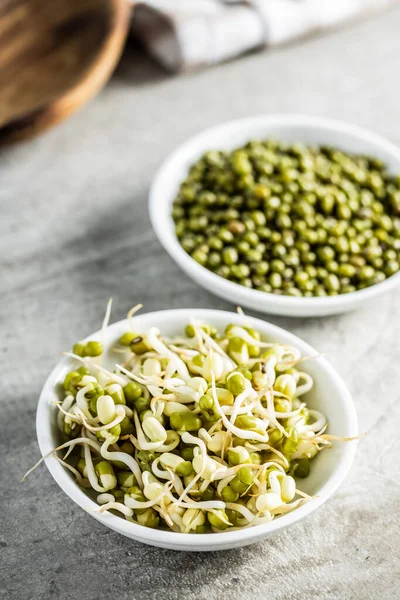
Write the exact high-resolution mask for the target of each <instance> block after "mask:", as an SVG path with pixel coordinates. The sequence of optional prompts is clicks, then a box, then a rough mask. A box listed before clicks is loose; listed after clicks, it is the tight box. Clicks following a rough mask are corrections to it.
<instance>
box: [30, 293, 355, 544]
mask: <svg viewBox="0 0 400 600" xmlns="http://www.w3.org/2000/svg"><path fill="white" fill-rule="evenodd" d="M111 303H112V301H111V299H110V301H109V302H108V305H107V310H106V314H105V317H104V320H103V324H102V328H101V339H102V341H103V344H104V341H105V338H106V336H105V331H106V328H107V326H108V323H109V320H110V315H111ZM141 307H142V305H140V304H138V305H136V306H134V307H133V308H132V309H131V310H130V311H129V313H128V320H129V323H130V331H128V332H127V333H126V334H125V336H124V338H123V339H121V343H117V344H116V345H115V347H113V348H110V349H108V350H110V351H111V352H109V356H110V355H111V356H112V352H113V351H115V352H116V353H117V354H119V353H122V352H123V353H124V354H125V358H126V360H125V359H123V360H124V364H115V366H114V371H112V370H109V369H108V368H106V367H105V366H103V365H102V364H100V363H101V357H100V358H99V357H88V356H85V357H84V358H82V357H80V356H77V355H76V354H74V353H72V352H66V353H65V354H66V355H67V356H68V357H70V358H71V361H73V365H72V366H74V365H75V369H74V370H73V373H72V375H71V377H73V381H72V380H71V382H69V381H67V379H66V381H65V382H64V385H65V389H66V391H65V393H64V397H63V398H62V399H60V401H58V402H55V403H53V404H55V405H56V407H57V410H58V413H57V425H58V428H59V430H60V431H61V432H62V435H64V436H65V435H66V436H67V438H68V436H69V437H70V439H68V440H67V441H65V442H64V443H62V444H60V445H59V446H57V448H54V450H51V451H50V452H48V453H47V454H46V455H45V456H43V457H42V458H41V459H40V460H39V461H38V463H37V464H36V465H35V466H34V467H32V469H30V470H29V471H28V472H27V473H26V475H25V476H24V477H23V480H24V479H25V478H26V476H27V475H28V474H29V473H31V472H32V471H33V470H34V469H36V467H37V466H38V465H39V464H40V463H41V462H42V461H44V460H46V459H47V458H49V457H50V456H52V455H53V456H54V457H55V458H56V459H57V461H58V462H59V463H60V465H61V466H62V467H63V468H66V469H67V470H68V471H69V472H70V473H71V474H72V475H73V477H74V478H75V479H76V482H77V483H78V484H79V485H80V486H81V487H83V488H90V489H92V490H94V491H95V492H97V503H98V505H99V508H98V512H99V513H100V514H103V513H107V512H108V511H113V512H114V514H117V515H119V516H121V517H123V518H125V519H127V520H128V521H130V522H134V523H139V524H141V525H145V526H149V527H158V526H164V527H168V528H170V529H171V530H172V531H178V532H182V533H191V532H193V531H195V532H197V533H198V532H203V531H214V532H221V531H225V530H227V531H233V530H237V529H243V528H247V527H254V526H257V525H260V524H263V523H268V522H269V521H271V520H272V519H274V518H277V517H279V515H283V514H286V513H288V512H290V511H292V510H295V509H296V508H297V507H298V506H300V505H301V504H303V503H304V502H306V501H309V500H310V496H309V495H308V494H305V493H304V492H302V491H301V489H299V484H298V482H297V483H295V481H294V479H293V475H294V476H296V471H297V474H299V475H300V476H306V474H307V472H308V468H309V463H310V461H311V459H312V458H313V457H314V456H315V455H316V454H317V453H318V452H319V451H321V450H323V449H325V448H328V447H330V446H331V445H332V442H334V441H339V440H340V441H351V440H353V439H355V438H343V437H340V436H336V435H331V434H326V433H325V431H326V428H327V426H328V423H327V419H326V417H325V415H323V414H322V413H320V412H318V411H316V410H310V409H308V407H307V400H306V397H307V393H308V392H309V390H310V389H311V388H312V386H313V383H314V382H313V379H312V377H311V376H310V375H309V374H308V373H307V372H304V371H302V370H299V369H298V368H297V365H298V363H304V362H305V360H306V359H308V358H310V357H305V358H302V357H301V355H300V352H299V351H298V350H297V349H296V348H293V347H291V346H290V347H289V346H287V347H286V346H283V345H281V344H275V343H273V342H271V341H268V342H265V341H261V340H260V339H259V336H258V334H257V332H254V330H253V329H251V326H249V323H250V322H251V321H250V320H247V321H246V319H245V318H244V314H242V312H240V311H239V314H242V316H243V326H238V325H230V326H229V328H228V329H227V331H226V333H225V334H223V333H222V332H220V335H219V336H215V332H214V330H213V328H212V327H211V326H209V325H207V324H206V323H201V322H198V321H197V320H194V319H192V320H191V321H190V323H189V324H188V331H189V330H190V337H185V336H183V335H182V334H180V335H179V336H176V337H172V338H164V337H163V336H162V335H161V333H160V331H159V330H158V329H157V328H155V327H153V328H151V329H150V330H149V331H147V332H146V333H140V334H138V335H137V337H135V335H136V334H135V323H134V315H135V313H136V312H137V311H138V310H139V309H140V308H141ZM188 335H189V334H188ZM232 338H235V340H234V341H235V344H236V347H240V346H243V345H244V346H246V345H247V346H248V347H249V348H251V352H252V355H251V356H250V354H249V353H248V354H247V355H246V353H244V354H243V353H242V354H240V357H241V358H240V359H238V358H237V357H238V353H237V352H235V351H234V350H233V351H231V350H230V348H231V345H230V344H231V342H230V340H231V339H232ZM124 340H125V341H124ZM126 340H127V341H126ZM130 340H133V341H134V343H133V346H132V347H133V348H134V349H136V353H135V352H133V351H132V349H131V346H130V343H131V342H130ZM135 345H136V346H135ZM274 353H275V354H274ZM246 356H247V359H246ZM243 357H244V358H243ZM236 360H245V361H246V360H247V362H245V363H244V364H240V365H238V364H237V363H236V362H235V361H236ZM79 369H81V372H82V375H79V372H80V371H79ZM77 370H78V376H77V373H76V371H77ZM87 373H90V375H88V374H87ZM249 374H250V375H249ZM228 376H229V377H228ZM67 378H68V376H67ZM300 396H301V400H300V399H299V397H300ZM62 450H67V453H66V455H65V456H64V457H63V458H60V457H59V456H58V454H57V453H58V452H60V451H62ZM67 460H68V462H67ZM301 471H303V473H301ZM298 481H300V480H298Z"/></svg>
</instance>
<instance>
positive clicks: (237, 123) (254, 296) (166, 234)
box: [149, 113, 400, 316]
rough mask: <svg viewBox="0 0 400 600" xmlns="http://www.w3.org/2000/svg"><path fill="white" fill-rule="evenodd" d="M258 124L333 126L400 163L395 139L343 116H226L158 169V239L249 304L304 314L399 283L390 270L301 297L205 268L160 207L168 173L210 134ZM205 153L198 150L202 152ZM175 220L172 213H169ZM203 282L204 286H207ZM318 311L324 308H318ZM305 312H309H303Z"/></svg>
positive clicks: (209, 285)
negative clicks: (348, 286)
mask: <svg viewBox="0 0 400 600" xmlns="http://www.w3.org/2000/svg"><path fill="white" fill-rule="evenodd" d="M257 124H262V125H263V126H268V125H270V126H273V125H274V126H276V125H281V126H283V127H294V126H295V127H309V128H310V129H320V130H322V131H323V130H325V131H334V132H336V133H338V132H339V133H343V134H346V135H348V136H352V137H353V138H357V139H358V140H360V141H364V142H367V143H370V144H373V145H375V146H377V147H379V148H380V149H381V150H382V151H383V152H386V153H387V154H390V155H392V156H393V158H395V160H398V161H399V163H400V148H399V147H397V146H396V145H395V144H394V143H392V142H390V141H389V140H387V139H386V138H384V137H382V136H380V135H378V134H376V133H374V132H372V131H370V130H368V129H365V128H363V127H360V126H358V125H353V124H351V123H347V122H345V121H341V120H338V119H330V118H325V117H315V116H309V115H302V114H283V113H282V114H279V113H278V114H273V115H262V114H260V115H256V116H252V117H245V118H241V119H234V120H231V121H226V122H223V123H220V124H218V125H214V126H212V127H209V128H206V129H203V130H202V131H200V132H199V133H197V134H195V135H194V136H191V137H190V138H189V139H187V140H186V141H185V142H183V143H182V144H180V145H179V146H178V147H176V148H175V149H174V150H173V151H172V152H171V153H170V154H169V155H168V156H167V157H166V158H165V159H164V161H163V162H162V164H161V165H160V167H159V168H158V170H157V172H156V174H155V177H154V179H153V181H152V183H151V186H150V190H149V217H150V221H151V224H152V227H153V229H154V231H155V233H156V235H157V238H158V240H159V241H160V243H161V244H162V246H163V247H164V249H165V250H166V251H167V252H168V254H169V255H170V256H171V258H172V259H173V260H174V261H175V262H176V263H177V264H178V266H180V267H181V268H182V270H183V271H185V272H186V273H193V274H194V278H195V279H196V280H197V281H198V280H201V281H202V282H203V284H204V287H205V289H208V290H214V289H215V288H219V290H220V291H221V293H222V292H223V295H224V297H231V298H235V299H237V300H236V301H240V302H243V304H245V305H247V306H251V305H253V306H254V304H255V303H259V304H260V306H262V305H263V303H265V304H266V305H267V304H270V305H271V306H272V305H275V306H276V305H278V304H279V305H280V306H281V307H282V310H283V311H286V310H288V311H291V309H292V310H294V312H293V313H291V314H292V315H294V314H295V311H296V309H298V310H299V311H300V312H299V315H300V314H303V313H302V312H301V311H303V310H304V311H310V312H309V314H310V315H312V310H313V309H315V310H317V311H318V310H321V311H323V310H324V309H327V310H329V309H335V310H337V311H338V312H340V311H341V310H344V309H345V308H348V307H352V306H354V307H355V306H356V305H358V304H359V303H362V302H364V301H367V300H370V299H372V298H374V297H375V296H378V295H380V294H382V293H385V292H387V291H389V290H391V289H393V288H394V287H395V286H397V285H399V284H400V271H399V272H398V273H396V274H394V275H391V276H390V277H388V278H387V279H385V280H384V281H382V282H380V283H376V284H374V285H371V286H369V287H367V288H364V289H362V290H356V291H355V292H349V293H347V294H339V295H337V296H327V297H315V296H314V297H311V298H307V297H297V296H287V295H276V294H272V293H271V292H262V291H260V290H254V289H250V288H246V287H245V286H242V285H240V284H238V283H234V282H232V281H229V280H227V279H224V278H223V277H221V276H219V275H216V274H215V273H213V272H212V271H210V270H209V269H207V268H206V267H203V266H202V265H200V264H199V263H197V262H196V261H195V260H194V259H193V258H192V257H191V256H190V255H189V254H187V252H185V250H184V249H183V248H182V246H181V245H180V244H179V242H178V239H177V238H176V236H175V233H174V231H173V228H172V227H166V226H165V221H164V220H163V218H162V215H161V213H160V211H159V206H160V203H162V204H165V202H166V201H165V195H164V189H165V184H166V182H168V180H169V179H170V178H169V173H170V171H171V168H175V167H176V166H177V165H180V164H182V162H183V161H184V160H185V155H186V153H187V152H189V151H193V149H194V148H195V147H196V146H197V145H198V144H199V143H201V141H202V139H203V138H207V137H208V136H210V135H220V136H223V134H224V133H227V132H232V131H240V130H241V129H242V128H246V127H248V128H249V129H250V128H251V127H253V126H255V125H257ZM200 154H201V153H200V152H199V155H200ZM170 219H171V222H172V217H171V216H170ZM203 284H202V285H203ZM282 314H288V315H289V314H290V313H289V312H288V313H286V312H282ZM316 314H319V313H316ZM304 316H306V315H305V314H304Z"/></svg>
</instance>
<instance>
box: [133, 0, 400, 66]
mask: <svg viewBox="0 0 400 600" xmlns="http://www.w3.org/2000/svg"><path fill="white" fill-rule="evenodd" d="M398 1H399V0H148V1H146V2H137V3H135V2H134V5H135V12H134V18H133V24H132V29H133V34H134V36H135V37H136V38H137V39H139V40H140V42H141V43H142V44H143V45H144V47H145V48H146V50H147V51H148V52H149V54H150V55H151V56H152V57H153V58H154V59H155V60H157V61H158V62H159V63H160V64H162V65H163V66H164V67H165V68H166V69H168V70H170V71H182V70H188V69H194V68H198V67H204V66H206V65H211V64H215V63H218V62H221V61H224V60H228V59H230V58H233V57H235V56H238V55H240V54H243V53H244V52H247V51H249V50H253V49H256V48H262V47H265V46H274V45H277V44H282V43H285V42H287V41H289V40H292V39H294V38H298V37H301V36H305V35H307V34H309V33H312V32H316V31H320V30H324V29H327V28H329V27H335V26H338V25H340V24H342V23H345V22H347V21H349V20H352V19H355V18H357V17H362V16H364V15H367V14H368V13H371V12H373V11H377V10H382V9H384V8H387V7H388V6H389V5H391V4H394V3H396V2H398Z"/></svg>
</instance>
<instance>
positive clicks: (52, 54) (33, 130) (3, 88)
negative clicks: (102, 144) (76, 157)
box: [0, 0, 131, 143]
mask: <svg viewBox="0 0 400 600" xmlns="http://www.w3.org/2000/svg"><path fill="white" fill-rule="evenodd" d="M130 15H131V4H130V2H129V1H128V0H51V1H49V0H1V2H0V82H1V84H0V143H6V142H9V141H14V140H18V139H22V138H26V137H30V136H33V135H35V134H37V133H38V132H39V131H42V130H43V129H46V128H48V127H51V126H52V125H55V124H56V123H58V122H60V121H62V120H63V119H65V118H66V117H67V116H68V115H70V114H71V113H73V112H74V111H75V110H77V109H78V108H79V107H80V106H81V105H82V104H84V103H85V102H86V101H87V100H89V99H90V98H91V97H93V96H94V95H95V94H96V92H98V91H99V89H100V88H101V87H102V86H103V85H104V84H105V83H106V82H107V80H108V79H109V77H110V76H111V74H112V72H113V70H114V67H115V65H116V63H117V61H118V60H119V58H120V55H121V53H122V50H123V47H124V43H125V40H126V36H127V32H128V27H129V23H130Z"/></svg>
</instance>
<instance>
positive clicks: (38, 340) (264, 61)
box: [0, 9, 400, 600]
mask: <svg viewBox="0 0 400 600" xmlns="http://www.w3.org/2000/svg"><path fill="white" fill-rule="evenodd" d="M399 31H400V9H396V10H392V11H391V12H389V13H386V14H384V15H380V16H378V17H376V18H374V19H373V20H369V21H367V22H364V23H361V24H359V25H357V26H354V27H352V28H349V29H346V30H342V31H340V32H334V33H331V34H329V35H328V36H326V37H323V38H319V39H312V40H308V41H304V42H301V43H299V44H296V45H292V46H291V47H289V48H285V49H280V50H275V51H273V52H270V53H263V54H257V55H251V56H247V57H245V58H242V59H240V60H238V61H236V62H233V63H231V64H228V65H224V66H220V67H217V68H214V69H212V70H209V71H205V72H202V73H198V74H192V75H186V76H183V77H180V78H171V77H168V76H166V75H165V74H163V73H162V72H161V71H160V70H159V69H158V67H157V66H155V65H153V64H152V63H150V62H149V61H148V60H147V59H143V58H140V55H139V54H138V53H137V52H136V51H135V50H134V49H130V50H129V51H128V52H127V53H126V56H125V57H124V59H123V62H122V64H121V65H120V67H119V69H118V72H117V73H116V75H115V77H114V79H113V81H112V82H111V83H110V85H109V86H108V87H107V89H106V90H105V91H104V92H103V93H102V94H101V95H100V96H99V97H98V98H97V99H96V100H95V101H94V102H93V103H92V104H91V105H90V106H87V107H86V108H85V109H84V110H83V111H81V112H80V113H79V114H78V115H76V116H75V117H73V118H72V119H71V120H69V121H68V122H67V123H65V124H63V125H62V126H61V127H59V128H58V129H57V130H55V131H52V132H50V133H48V134H47V135H45V136H43V137H41V138H40V139H38V140H35V141H33V142H30V143H26V144H24V145H20V146H18V147H15V148H13V149H11V150H8V151H2V153H1V160H0V197H1V199H0V201H1V209H0V210H1V223H0V261H1V276H0V289H1V306H0V328H1V329H0V340H1V346H0V349H1V360H0V385H1V394H0V403H1V411H0V445H1V463H0V464H1V467H0V479H1V488H0V489H1V491H0V493H1V509H0V521H1V527H0V557H1V558H0V573H1V575H0V581H1V584H0V598H1V599H4V600H9V599H10V600H14V599H15V600H17V599H18V600H28V599H29V600H33V599H35V600H47V599H49V598H55V599H59V600H64V599H69V600H81V599H82V600H105V599H108V598H112V599H114V600H115V599H118V600H126V599H128V598H129V599H135V600H151V599H155V598H157V599H158V598H160V599H161V598H162V599H168V600H178V599H180V598H185V599H186V600H192V599H193V600H194V599H199V600H203V599H204V600H206V599H207V600H209V599H214V598H228V597H229V598H230V599H231V600H235V599H248V600H255V599H258V598H260V599H261V598H265V599H268V600H275V599H282V600H283V599H285V600H289V599H293V600H294V599H296V600H310V599H321V600H323V599H329V600H331V599H335V600H336V599H338V600H346V599H360V600H361V599H363V600H364V599H368V600H373V599H379V600H389V599H392V598H393V599H394V598H398V597H399V593H398V589H399V585H398V584H399V575H400V573H399V571H400V565H399V561H400V553H399V534H400V525H399V509H400V470H399V459H398V457H399V453H400V445H399V435H398V425H399V420H400V402H399V400H400V392H399V364H400V341H399V340H400V302H399V292H394V293H392V294H391V295H387V296H386V297H384V298H382V300H379V301H378V302H376V303H372V304H370V306H368V307H366V308H365V309H363V310H361V311H358V312H355V313H352V314H348V315H345V316H341V317H332V318H324V319H314V320H313V319H311V320H295V319H294V320H293V319H292V320H291V319H284V318H271V320H272V321H273V322H274V323H277V324H278V325H281V326H284V327H287V328H289V329H291V330H292V331H294V332H295V333H296V334H298V335H300V336H302V337H304V338H305V339H306V340H307V341H309V342H310V343H311V344H313V345H314V346H316V347H317V348H319V349H320V350H321V351H322V352H324V353H326V354H327V356H328V357H329V358H330V360H331V361H332V363H333V364H334V365H335V367H336V368H337V369H338V371H339V372H340V373H341V374H342V376H343V377H344V379H345V381H346V382H347V384H348V385H349V387H350V389H351V391H352V393H353V394H354V399H355V403H356V407H357V411H358V415H359V420H360V429H361V430H362V431H366V430H368V431H369V434H368V435H367V436H366V437H365V438H364V439H363V440H362V441H361V442H360V445H359V451H358V455H357V458H356V461H355V463H354V466H353V468H352V470H351V472H350V474H349V476H348V478H347V480H346V482H345V483H344V485H342V487H341V488H340V491H338V493H337V494H336V495H335V496H334V498H332V499H331V500H330V501H329V502H328V503H327V504H326V505H325V506H324V507H322V508H321V509H320V510H319V511H318V512H317V513H316V514H314V515H313V516H311V517H310V518H308V519H307V520H306V521H304V522H302V523H301V524H299V525H296V526H295V527H293V528H292V529H290V530H288V531H287V532H285V533H284V534H283V535H279V536H276V537H274V538H272V539H271V540H268V541H266V542H265V543H262V544H258V545H255V546H253V547H247V548H244V549H241V550H237V551H230V552H223V553H214V554H202V555H200V554H181V553H173V552H169V551H165V550H158V549H156V548H151V547H146V546H142V545H140V544H136V543H134V542H132V541H130V540H128V539H125V538H123V537H121V536H119V535H117V534H115V533H113V532H111V531H109V530H107V529H106V528H105V527H103V526H102V525H100V524H99V523H97V522H96V521H95V520H94V519H92V518H91V517H90V515H88V514H85V512H84V511H82V510H81V509H80V508H78V507H77V506H75V505H74V504H73V503H72V501H70V500H69V499H68V498H67V496H66V495H64V493H63V492H62V491H61V490H60V489H59V488H58V486H57V485H56V484H55V482H54V481H53V480H52V478H51V477H50V475H49V473H48V472H47V470H46V468H45V467H43V468H41V469H40V470H38V471H37V472H36V474H35V475H33V476H31V477H30V478H29V479H28V480H27V481H26V483H25V484H23V485H20V484H19V480H20V478H21V475H22V474H23V473H24V472H25V471H26V470H27V469H28V468H29V467H30V466H31V465H32V464H33V463H34V462H35V461H36V460H37V458H38V446H37V443H36V437H35V409H36V403H37V399H38V395H39V392H40V389H41V386H42V384H43V382H44V380H45V378H46V376H47V374H48V372H49V371H50V369H51V368H52V367H53V365H54V364H55V363H56V361H57V360H58V356H59V353H60V352H61V351H62V350H64V349H67V348H69V347H70V346H71V344H72V343H73V342H74V341H75V340H76V339H78V338H81V337H82V336H83V335H86V334H88V333H90V332H91V331H93V330H94V329H96V328H97V327H98V325H99V323H100V321H101V319H102V315H103V311H104V307H105V303H106V301H107V299H108V298H109V296H113V297H114V301H115V303H114V312H113V318H114V319H115V320H117V319H119V318H122V317H123V316H124V315H125V313H126V311H127V309H128V308H129V307H130V306H131V305H132V304H134V303H136V302H138V301H141V302H144V304H145V310H146V311H151V310H153V309H162V308H171V307H190V306H192V307H219V308H223V309H231V308H232V306H230V305H229V304H228V303H225V302H223V301H220V300H218V299H217V298H215V297H214V296H212V295H211V294H210V293H208V292H206V291H204V290H200V289H199V288H197V286H196V285H195V284H194V283H192V281H190V280H189V279H188V278H187V277H186V276H184V275H183V274H182V273H181V272H180V271H179V269H178V268H177V267H176V266H175V264H174V263H173V262H172V261H171V260H170V258H169V257H168V256H167V255H166V254H165V252H164V251H163V250H162V249H161V247H160V245H159V244H158V242H157V241H156V239H155V238H154V235H153V234H152V232H151V228H150V224H149V220H148V216H147V206H146V202H147V190H148V186H149V183H150V181H151V178H152V176H153V174H154V171H155V169H156V168H157V166H158V165H159V163H160V161H161V160H162V159H163V158H164V157H165V156H166V154H167V153H168V152H170V150H171V149H172V148H174V146H176V145H177V144H179V143H180V142H182V141H183V140H184V139H185V138H186V137H187V136H189V135H191V134H193V133H194V132H196V131H198V130H200V129H202V128H203V127H206V126H209V125H212V124H214V123H217V122H219V121H221V120H226V119H230V118H234V117H241V116H245V115H252V114H257V113H263V112H267V113H270V112H276V111H288V112H304V113H310V114H316V115H327V116H332V117H338V118H343V119H346V120H348V121H352V122H354V123H357V124H360V125H363V126H367V127H369V128H371V129H373V130H375V131H377V132H378V133H381V134H383V135H385V136H388V137H389V138H390V139H391V140H393V141H394V142H397V143H400V119H399V92H400V85H399V65H400V36H399Z"/></svg>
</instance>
